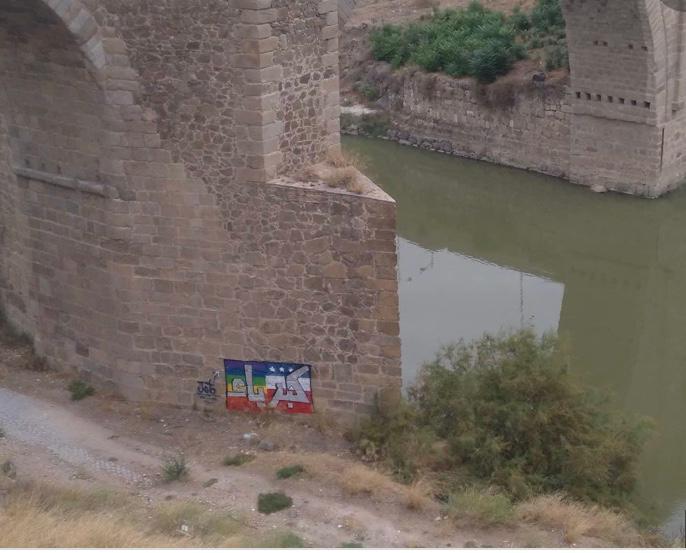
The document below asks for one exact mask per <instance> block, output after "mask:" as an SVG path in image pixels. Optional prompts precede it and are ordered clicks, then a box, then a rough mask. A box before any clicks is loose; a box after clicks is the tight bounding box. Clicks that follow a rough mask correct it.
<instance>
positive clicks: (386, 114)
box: [341, 1, 572, 178]
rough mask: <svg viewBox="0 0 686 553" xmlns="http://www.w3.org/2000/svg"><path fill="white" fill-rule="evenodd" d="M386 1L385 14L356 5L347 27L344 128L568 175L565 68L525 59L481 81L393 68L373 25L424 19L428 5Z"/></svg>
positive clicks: (500, 5) (499, 5) (501, 5)
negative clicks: (379, 54)
mask: <svg viewBox="0 0 686 553" xmlns="http://www.w3.org/2000/svg"><path fill="white" fill-rule="evenodd" d="M386 4H387V5H386ZM386 4H385V10H386V11H385V13H386V14H388V15H386V16H385V17H384V16H383V15H382V14H383V13H384V12H382V11H380V9H381V6H380V3H379V2H376V3H373V6H371V7H370V6H362V7H360V8H358V10H357V12H356V14H355V16H354V17H352V18H351V19H350V20H349V21H348V22H346V23H345V25H344V29H343V32H342V33H341V93H342V100H343V102H342V103H343V108H342V118H341V128H342V132H344V133H346V134H349V135H360V136H372V137H380V138H385V139H388V140H393V141H396V142H399V143H400V144H405V145H411V146H414V147H418V148H422V149H426V150H432V151H438V152H442V153H447V154H451V155H455V156H460V157H466V158H470V159H477V160H482V161H488V162H492V163H497V164H500V165H506V166H510V167H516V168H520V169H526V170H531V171H536V172H539V173H543V174H546V175H552V176H556V177H560V178H568V177H569V174H570V164H571V154H570V152H571V151H572V148H571V141H572V131H571V126H572V125H571V106H570V104H569V102H568V99H567V86H568V84H569V73H568V71H567V70H553V71H547V72H546V71H545V68H544V66H543V63H542V61H541V60H538V59H525V60H521V61H519V62H517V63H516V64H515V65H514V68H513V70H512V71H510V73H508V74H507V75H505V76H503V77H500V78H499V79H498V80H497V81H496V82H494V83H491V84H482V83H479V82H477V81H476V80H475V79H473V78H453V77H450V76H448V75H445V74H440V73H427V72H426V71H423V70H421V69H419V68H417V67H407V68H399V69H393V68H392V67H391V66H390V64H388V63H385V62H377V61H374V60H373V56H372V54H371V46H370V39H369V35H370V32H371V29H372V28H374V27H376V26H378V25H381V24H385V23H396V22H406V21H408V20H412V18H413V17H414V18H415V19H418V18H421V17H425V16H426V13H424V12H423V11H422V10H426V8H415V9H414V10H410V9H408V7H407V6H405V4H403V3H402V2H396V3H393V2H390V3H388V2H387V3H386ZM463 4H464V2H455V1H454V2H452V3H451V2H448V3H446V4H445V5H444V4H441V6H442V7H463ZM415 5H416V4H415ZM484 5H486V6H487V7H491V8H493V9H498V10H502V11H506V12H507V11H511V10H512V8H513V7H514V4H512V3H507V2H493V3H491V4H489V3H484ZM371 14H376V15H374V16H373V15H371ZM357 106H362V107H364V108H365V109H362V110H361V109H360V108H359V107H357Z"/></svg>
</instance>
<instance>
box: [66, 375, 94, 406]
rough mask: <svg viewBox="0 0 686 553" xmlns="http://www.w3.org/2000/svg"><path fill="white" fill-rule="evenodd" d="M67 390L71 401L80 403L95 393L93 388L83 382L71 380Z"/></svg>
mask: <svg viewBox="0 0 686 553" xmlns="http://www.w3.org/2000/svg"><path fill="white" fill-rule="evenodd" d="M67 390H69V392H70V393H71V400H72V401H81V400H82V399H85V398H87V397H89V396H92V395H93V394H94V393H95V388H93V386H91V385H90V384H87V383H85V382H84V381H83V380H72V381H71V382H70V383H69V386H68V387H67Z"/></svg>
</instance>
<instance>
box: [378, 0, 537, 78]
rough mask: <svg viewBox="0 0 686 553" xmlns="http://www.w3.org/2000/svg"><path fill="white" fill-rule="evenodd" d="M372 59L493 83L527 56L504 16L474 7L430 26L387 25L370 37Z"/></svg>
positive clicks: (444, 14) (439, 16)
mask: <svg viewBox="0 0 686 553" xmlns="http://www.w3.org/2000/svg"><path fill="white" fill-rule="evenodd" d="M371 41H372V54H373V56H374V57H375V58H376V59H377V60H383V61H388V62H390V63H391V64H392V65H393V66H394V67H399V66H401V65H405V64H407V63H414V64H417V65H419V66H420V67H422V68H424V69H426V70H427V71H442V72H445V73H448V74H450V75H453V76H456V77H458V76H473V77H477V78H478V79H479V80H481V81H485V82H490V81H493V80H494V79H495V78H496V77H497V76H498V75H501V74H504V73H507V72H508V71H509V69H510V68H511V67H512V64H513V63H514V62H515V61H517V60H518V59H522V58H523V57H524V55H525V52H524V49H523V47H522V46H521V45H520V44H519V43H518V42H517V31H516V30H515V28H514V26H513V25H512V23H511V22H510V21H509V20H508V18H507V17H506V16H505V15H503V14H502V13H499V12H495V11H492V10H488V9H486V8H484V7H483V6H482V5H481V4H479V3H478V2H476V1H475V2H472V3H471V4H470V5H469V6H468V7H467V8H464V9H459V10H445V11H437V12H436V13H434V15H433V16H432V17H431V18H429V19H428V20H426V21H422V22H419V23H411V24H410V25H406V26H396V25H386V26H384V27H382V28H381V29H377V30H374V31H373V32H372V35H371Z"/></svg>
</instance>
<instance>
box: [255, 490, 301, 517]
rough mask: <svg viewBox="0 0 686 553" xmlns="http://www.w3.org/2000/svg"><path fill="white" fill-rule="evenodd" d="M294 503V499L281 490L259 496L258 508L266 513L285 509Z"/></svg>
mask: <svg viewBox="0 0 686 553" xmlns="http://www.w3.org/2000/svg"><path fill="white" fill-rule="evenodd" d="M292 505H293V500H292V499H291V498H290V497H288V496H287V495H286V494H283V493H281V492H276V493H261V494H260V495H259V496H258V497H257V510H258V511H259V512H260V513H262V514H265V515H270V514H272V513H276V512H278V511H283V510H284V509H288V508H289V507H291V506H292Z"/></svg>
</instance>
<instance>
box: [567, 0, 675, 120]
mask: <svg viewBox="0 0 686 553" xmlns="http://www.w3.org/2000/svg"><path fill="white" fill-rule="evenodd" d="M661 5H662V4H661V2H660V0H564V1H563V3H562V6H563V12H564V16H565V20H566V23H567V37H568V44H569V54H570V68H571V89H572V94H573V95H574V97H575V99H576V100H578V102H576V107H577V110H579V111H583V112H588V113H592V114H601V113H605V114H607V115H609V116H610V117H612V118H626V119H627V120H632V121H646V120H650V119H655V118H656V117H657V116H658V114H662V113H663V111H664V110H663V108H664V106H665V105H666V102H667V92H666V84H667V83H666V80H667V69H666V67H667V63H668V62H667V58H666V56H665V53H666V43H667V37H666V34H665V28H664V20H663V14H662V10H661ZM632 108H642V110H641V109H632Z"/></svg>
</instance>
